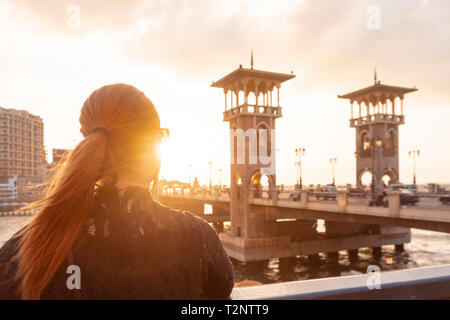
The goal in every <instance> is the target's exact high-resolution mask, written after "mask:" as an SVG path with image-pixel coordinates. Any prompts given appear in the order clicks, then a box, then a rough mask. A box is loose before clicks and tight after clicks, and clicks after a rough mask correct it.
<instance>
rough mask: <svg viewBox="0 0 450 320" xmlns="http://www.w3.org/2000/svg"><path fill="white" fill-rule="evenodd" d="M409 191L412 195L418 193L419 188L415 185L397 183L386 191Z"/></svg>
mask: <svg viewBox="0 0 450 320" xmlns="http://www.w3.org/2000/svg"><path fill="white" fill-rule="evenodd" d="M402 189H405V190H409V191H411V192H412V193H415V194H416V193H417V192H418V190H417V186H416V185H415V184H403V183H396V184H391V185H389V186H388V187H387V188H386V191H394V190H402Z"/></svg>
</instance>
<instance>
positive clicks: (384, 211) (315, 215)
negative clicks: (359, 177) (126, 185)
mask: <svg viewBox="0 0 450 320" xmlns="http://www.w3.org/2000/svg"><path fill="white" fill-rule="evenodd" d="M160 197H161V198H162V199H169V198H172V199H178V200H179V201H182V202H183V203H184V204H186V207H187V209H186V210H189V209H188V208H189V207H190V206H191V205H192V204H193V203H197V204H205V203H207V204H212V205H213V206H215V205H217V206H221V207H224V205H227V204H228V203H229V201H230V199H229V197H228V196H225V195H220V196H213V195H185V196H183V195H161V196H160ZM249 205H251V206H255V208H258V209H259V210H260V211H262V212H263V213H264V214H265V217H266V219H267V220H277V219H304V220H316V219H324V220H329V221H341V222H354V223H367V224H380V225H392V226H402V227H410V228H418V229H426V230H432V231H440V232H447V233H450V210H448V209H447V208H444V207H442V208H439V207H435V208H432V207H410V206H408V207H400V208H391V207H389V208H384V207H369V206H368V205H367V204H366V203H364V201H359V202H358V201H356V202H355V201H349V202H348V204H347V205H345V207H343V206H340V205H339V204H338V202H336V201H314V200H312V201H308V202H306V204H305V203H302V202H301V201H291V200H284V199H278V200H272V199H264V198H254V199H251V200H249ZM197 214H199V213H197ZM202 214H203V212H202V213H201V215H202ZM204 216H205V217H206V218H207V220H212V221H217V219H219V220H220V219H222V220H223V219H224V218H223V214H222V215H221V217H220V218H218V217H217V216H215V215H214V214H213V215H204Z"/></svg>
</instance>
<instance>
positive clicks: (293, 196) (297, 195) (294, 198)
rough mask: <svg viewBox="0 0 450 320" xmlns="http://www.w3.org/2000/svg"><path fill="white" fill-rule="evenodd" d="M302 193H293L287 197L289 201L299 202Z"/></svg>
mask: <svg viewBox="0 0 450 320" xmlns="http://www.w3.org/2000/svg"><path fill="white" fill-rule="evenodd" d="M301 195H302V193H301V192H300V191H294V192H292V193H291V194H290V195H289V200H291V201H300V197H301Z"/></svg>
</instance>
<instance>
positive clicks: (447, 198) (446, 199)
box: [439, 194, 450, 204]
mask: <svg viewBox="0 0 450 320" xmlns="http://www.w3.org/2000/svg"><path fill="white" fill-rule="evenodd" d="M439 201H440V202H441V203H442V204H450V194H446V195H443V196H440V197H439Z"/></svg>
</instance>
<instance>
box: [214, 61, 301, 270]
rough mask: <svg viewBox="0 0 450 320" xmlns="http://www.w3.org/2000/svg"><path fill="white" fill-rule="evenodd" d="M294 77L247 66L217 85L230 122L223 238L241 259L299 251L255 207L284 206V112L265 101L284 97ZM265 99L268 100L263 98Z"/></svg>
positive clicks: (227, 247)
mask: <svg viewBox="0 0 450 320" xmlns="http://www.w3.org/2000/svg"><path fill="white" fill-rule="evenodd" d="M294 77H295V75H293V74H282V73H275V72H267V71H262V70H253V66H252V68H251V69H247V68H243V67H242V65H241V66H240V67H239V68H238V69H236V70H234V71H233V72H231V73H230V74H228V75H226V76H225V77H223V78H221V79H220V80H218V81H215V82H213V83H212V85H211V86H212V87H215V88H221V89H223V92H224V94H225V110H224V112H223V120H224V121H227V122H229V128H230V153H231V157H230V158H231V159H230V186H231V190H232V192H231V194H230V217H231V233H229V234H225V233H222V234H221V235H220V237H221V240H222V243H223V244H224V247H225V249H226V250H227V252H228V255H230V256H231V257H233V258H235V259H237V260H241V261H244V262H245V261H257V260H266V259H270V258H280V257H288V256H292V254H293V252H294V251H293V250H291V248H290V246H289V237H283V236H279V235H278V233H277V223H276V221H267V220H266V219H265V214H264V211H261V210H258V209H256V208H255V207H254V206H251V205H250V203H251V202H253V201H257V200H260V199H261V198H266V199H268V200H270V201H269V202H270V203H271V204H272V205H276V203H277V201H278V188H277V185H276V172H275V168H276V164H275V156H276V147H275V141H276V140H275V120H276V119H277V118H280V117H282V114H281V110H282V109H281V107H280V105H276V106H275V105H272V101H271V99H270V101H269V99H267V98H265V97H269V96H271V95H272V91H273V90H274V89H276V90H277V92H278V93H279V89H280V87H281V84H282V83H283V82H285V81H287V80H289V79H292V78H294ZM228 93H231V96H232V97H233V95H234V98H232V100H231V101H235V102H236V104H235V105H234V104H233V103H231V108H228V105H227V100H228ZM239 93H243V96H244V99H243V101H239V99H238V97H239ZM250 94H252V95H253V94H254V95H255V102H253V103H254V104H253V103H252V102H250V103H249V100H248V96H249V95H250ZM261 95H262V96H263V99H258V98H259V97H260V96H261ZM277 96H278V95H277ZM247 141H248V142H247ZM266 190H268V194H269V195H268V196H266V192H265V191H266ZM294 255H295V254H294Z"/></svg>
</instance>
